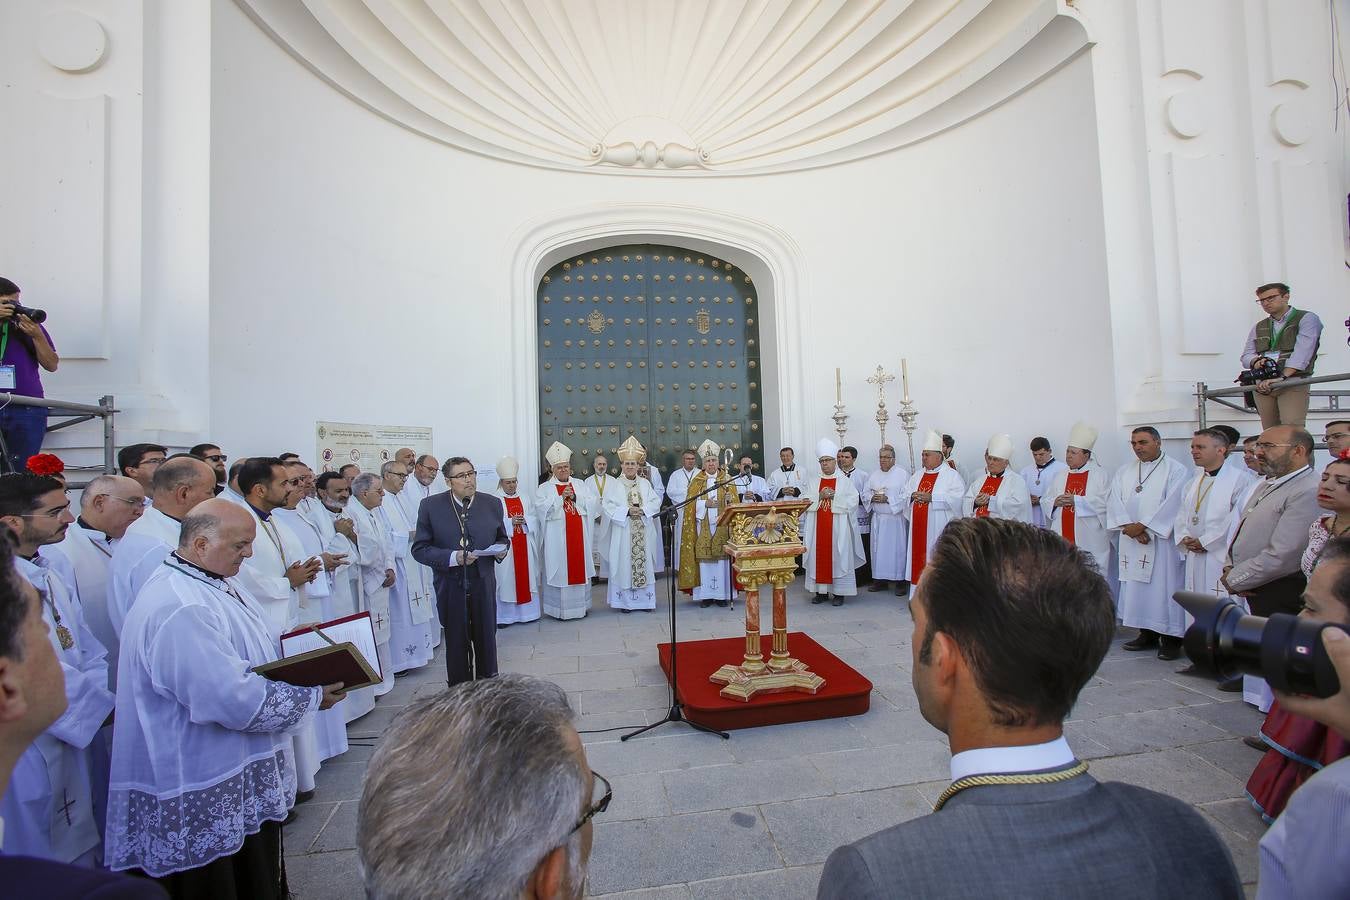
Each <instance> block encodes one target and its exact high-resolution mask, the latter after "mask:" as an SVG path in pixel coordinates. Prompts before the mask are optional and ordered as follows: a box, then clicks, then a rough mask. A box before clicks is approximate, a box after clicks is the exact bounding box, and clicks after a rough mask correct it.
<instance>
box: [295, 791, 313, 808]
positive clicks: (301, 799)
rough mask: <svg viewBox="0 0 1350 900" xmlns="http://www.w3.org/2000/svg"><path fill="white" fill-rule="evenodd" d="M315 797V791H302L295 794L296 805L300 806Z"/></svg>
mask: <svg viewBox="0 0 1350 900" xmlns="http://www.w3.org/2000/svg"><path fill="white" fill-rule="evenodd" d="M313 799H314V792H313V791H300V792H298V793H297V794H296V795H295V805H296V806H299V805H300V804H301V803H305V802H307V801H309V800H313Z"/></svg>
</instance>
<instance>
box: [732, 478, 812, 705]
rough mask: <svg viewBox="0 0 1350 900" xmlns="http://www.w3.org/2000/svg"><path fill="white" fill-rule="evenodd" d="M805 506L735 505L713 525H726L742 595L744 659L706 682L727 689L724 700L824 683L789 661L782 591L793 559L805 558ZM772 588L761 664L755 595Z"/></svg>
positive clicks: (792, 569) (788, 502)
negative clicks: (768, 646) (769, 631)
mask: <svg viewBox="0 0 1350 900" xmlns="http://www.w3.org/2000/svg"><path fill="white" fill-rule="evenodd" d="M808 506H810V504H809V503H808V502H807V501H805V500H779V501H776V502H766V503H740V504H737V505H735V506H729V507H727V508H726V509H724V510H723V511H722V515H721V516H720V517H719V519H718V525H719V526H720V525H722V524H724V523H729V525H730V531H731V540H730V542H728V543H727V545H726V551H727V554H728V555H729V556H730V557H731V565H732V568H733V569H734V571H735V573H736V578H737V579H738V580H739V581H740V583H741V585H742V587H743V589H744V591H745V659H744V660H743V661H742V662H741V664H740V665H731V664H728V665H725V666H722V668H720V669H718V670H717V671H716V672H714V673H713V674H712V675H711V676H710V679H709V680H711V681H712V682H714V683H715V684H724V685H726V687H724V688H722V690H721V691H720V692H719V693H720V694H721V695H722V696H723V697H728V698H731V699H735V700H749V699H750V698H751V697H753V696H755V695H756V694H777V693H783V692H786V691H801V692H803V693H807V694H814V693H815V692H816V691H818V690H820V688H821V687H823V686H824V684H825V679H824V678H821V677H820V676H819V675H817V674H815V673H814V672H812V671H811V670H810V669H808V668H807V667H806V666H805V665H804V664H803V663H802V662H801V661H799V660H795V659H793V658H792V657H791V656H789V655H788V645H787V586H788V585H789V584H791V583H792V580H793V578H795V577H796V572H797V557H798V556H800V555H801V554H802V553H805V552H806V547H805V546H804V545H803V544H802V541H801V536H800V535H801V532H800V526H799V523H798V521H797V517H798V516H800V515H801V513H802V510H804V509H806V508H807V507H808ZM766 582H767V583H768V584H771V585H772V586H773V645H772V650H771V651H770V653H769V659H768V661H767V662H766V661H765V659H764V651H763V649H762V647H763V645H762V642H761V640H760V630H759V590H760V587H762V586H763V585H764V584H765V583H766Z"/></svg>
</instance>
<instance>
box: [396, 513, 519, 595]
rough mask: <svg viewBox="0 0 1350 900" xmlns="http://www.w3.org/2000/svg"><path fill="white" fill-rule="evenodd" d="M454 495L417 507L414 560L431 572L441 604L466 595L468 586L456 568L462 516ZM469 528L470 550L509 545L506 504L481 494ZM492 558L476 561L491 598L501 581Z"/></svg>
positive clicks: (474, 565) (473, 564)
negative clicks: (457, 510)
mask: <svg viewBox="0 0 1350 900" xmlns="http://www.w3.org/2000/svg"><path fill="white" fill-rule="evenodd" d="M453 497H454V495H453V494H452V493H450V492H449V491H446V492H445V493H443V494H436V495H435V496H432V497H428V498H426V499H425V500H423V501H422V503H421V505H420V506H419V507H418V508H417V533H416V535H415V536H414V537H413V545H412V555H413V559H415V560H417V561H418V562H420V563H421V564H422V565H424V566H426V567H427V568H429V569H431V576H432V581H433V583H434V584H435V587H436V599H437V601H438V602H439V601H443V600H447V599H449V598H450V597H459V596H463V591H464V583H463V582H462V581H461V580H460V566H459V565H457V564H456V565H452V564H451V563H452V558H453V557H454V555H455V554H456V553H458V552H459V550H460V549H461V548H460V540H459V539H460V527H459V516H458V515H457V514H456V513H455V509H454V506H453V505H452V504H453V503H454V499H453ZM466 520H467V522H468V527H469V549H470V550H472V549H474V548H478V549H480V550H481V549H482V548H484V547H488V546H491V545H492V544H505V543H508V542H509V540H510V537H509V536H508V535H507V533H506V526H505V525H504V524H503V522H504V518H503V512H502V501H501V499H500V498H498V497H495V496H493V495H492V494H485V493H483V492H481V491H480V492H478V493H476V494H474V496H473V500H472V501H470V503H469V512H468V515H467V516H466ZM496 562H497V561H496V560H495V559H494V558H492V557H491V556H485V557H479V558H478V559H477V560H475V561H474V562H472V563H471V564H470V565H472V566H473V567H474V568H475V569H476V570H477V572H478V576H479V578H481V579H482V581H483V584H484V585H485V587H486V588H487V596H489V597H493V596H495V595H496V593H497V579H496V574H495V569H494V566H495V565H496Z"/></svg>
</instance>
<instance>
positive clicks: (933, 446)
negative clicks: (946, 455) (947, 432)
mask: <svg viewBox="0 0 1350 900" xmlns="http://www.w3.org/2000/svg"><path fill="white" fill-rule="evenodd" d="M923 449H924V450H925V451H928V450H932V451H933V452H935V453H941V452H942V432H940V431H934V430H933V429H931V428H930V429H928V434H927V435H925V436H924V439H923Z"/></svg>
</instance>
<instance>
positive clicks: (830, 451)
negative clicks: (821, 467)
mask: <svg viewBox="0 0 1350 900" xmlns="http://www.w3.org/2000/svg"><path fill="white" fill-rule="evenodd" d="M838 455H839V445H838V444H836V443H835V442H834V441H832V440H830V439H829V438H821V439H820V441H819V442H818V443H817V444H816V459H824V458H825V457H827V456H828V457H829V458H830V459H834V458H835V457H837V456H838Z"/></svg>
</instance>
